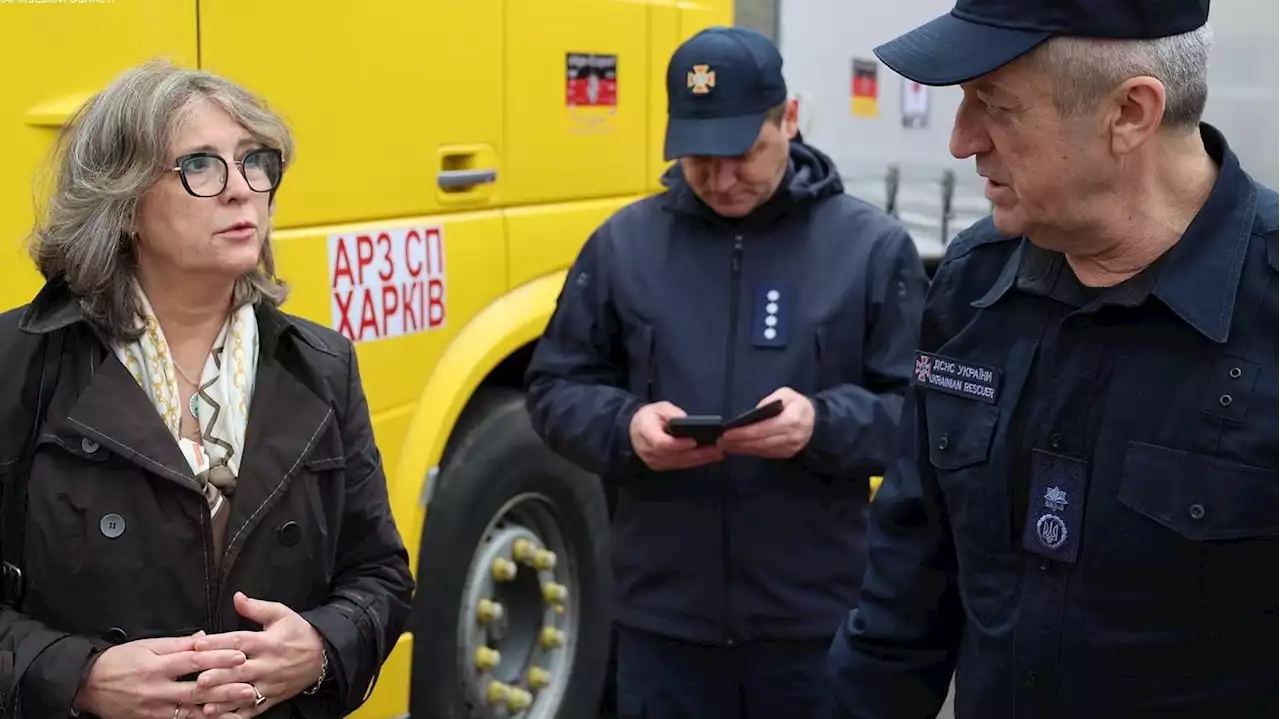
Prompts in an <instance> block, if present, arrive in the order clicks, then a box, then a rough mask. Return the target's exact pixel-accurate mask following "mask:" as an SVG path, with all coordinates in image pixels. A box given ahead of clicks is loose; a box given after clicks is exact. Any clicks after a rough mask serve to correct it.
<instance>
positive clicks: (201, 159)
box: [169, 147, 284, 197]
mask: <svg viewBox="0 0 1280 719" xmlns="http://www.w3.org/2000/svg"><path fill="white" fill-rule="evenodd" d="M177 162H178V164H177V166H175V167H173V168H171V169H170V170H169V171H170V172H176V173H178V176H179V177H181V178H182V186H183V187H185V188H186V189H187V192H189V193H191V194H192V195H195V196H196V197H217V196H218V195H221V194H222V192H223V190H226V189H227V177H228V174H229V173H228V170H227V161H226V160H225V159H223V158H222V156H221V155H215V154H213V153H212V152H193V153H191V154H189V155H183V156H182V157H179V158H178V160H177ZM235 164H236V166H237V167H238V168H239V169H240V174H241V175H243V176H244V180H245V182H247V183H249V189H250V190H253V191H254V192H271V191H272V190H274V189H276V188H277V187H279V186H280V176H281V174H282V173H283V167H284V159H283V157H282V156H281V154H280V151H279V150H277V149H275V148H271V147H263V148H260V149H257V150H252V151H250V152H248V153H246V154H245V156H244V157H243V158H241V159H239V160H236V161H235Z"/></svg>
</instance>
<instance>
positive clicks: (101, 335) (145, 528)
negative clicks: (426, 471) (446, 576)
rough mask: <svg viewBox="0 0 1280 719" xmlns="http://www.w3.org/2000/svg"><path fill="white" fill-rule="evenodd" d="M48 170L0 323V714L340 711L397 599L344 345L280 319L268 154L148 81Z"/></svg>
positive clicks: (278, 167) (138, 75)
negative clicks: (28, 257) (17, 295)
mask: <svg viewBox="0 0 1280 719" xmlns="http://www.w3.org/2000/svg"><path fill="white" fill-rule="evenodd" d="M57 149H58V152H57V154H56V158H57V163H58V164H57V174H56V179H55V183H54V187H53V192H52V196H51V198H50V200H49V204H48V207H47V209H46V211H45V212H44V215H43V218H42V220H41V221H40V223H39V224H38V226H37V228H36V231H35V232H34V234H33V238H32V253H33V256H34V258H35V260H36V264H37V265H38V267H39V269H40V271H41V273H42V274H43V275H44V277H45V279H46V284H45V286H44V287H43V288H42V289H41V290H40V292H39V293H38V294H37V295H36V297H35V298H34V299H33V300H32V301H31V303H30V304H28V305H26V306H24V307H20V308H18V309H16V310H13V311H10V312H8V313H5V314H0V377H3V378H5V380H6V381H7V382H8V384H5V385H3V386H0V487H2V488H3V512H2V514H0V558H3V562H4V564H3V569H4V572H3V579H4V581H3V586H2V589H3V602H4V603H3V608H0V707H3V709H0V714H3V713H4V712H5V711H9V710H12V709H13V708H15V707H16V708H18V715H21V716H27V717H57V716H64V717H65V716H69V715H79V716H97V717H103V718H104V719H113V718H115V717H157V718H159V719H170V718H171V717H173V718H177V717H183V718H186V719H192V718H194V717H197V716H205V717H224V718H228V719H229V718H231V717H240V718H243V717H251V716H282V717H290V716H294V717H337V716H344V715H346V714H348V713H350V712H351V711H354V709H355V708H356V707H358V706H359V705H360V704H361V703H362V701H363V700H364V699H365V697H366V695H367V692H368V690H369V689H370V688H371V685H372V683H373V682H374V681H375V679H376V677H377V674H378V671H379V668H380V666H381V664H382V662H383V661H384V660H385V659H386V658H387V656H388V655H389V654H390V651H391V649H392V647H393V646H394V645H395V643H396V640H397V639H398V637H399V636H400V633H401V632H402V631H403V629H404V627H405V624H406V621H407V617H408V612H409V606H410V595H411V593H412V589H413V580H412V578H411V576H410V574H409V569H408V558H407V554H406V552H405V548H404V546H403V543H402V541H401V538H400V535H399V533H398V532H397V529H396V526H395V524H394V522H393V519H392V516H391V512H390V509H389V506H388V500H387V490H386V486H385V478H384V476H383V471H382V468H381V464H380V462H379V458H378V451H377V448H376V446H375V445H374V442H373V435H372V431H371V428H370V419H369V414H368V407H367V405H366V403H365V397H364V393H363V392H362V390H361V383H360V375H359V371H358V368H357V365H356V356H355V353H354V351H353V347H352V345H351V344H350V343H349V342H348V341H346V340H345V339H343V338H341V336H340V335H338V334H337V333H335V332H332V331H330V330H328V329H326V328H323V327H320V326H318V325H315V324H312V323H310V322H307V321H305V320H302V319H299V318H297V317H293V316H290V315H288V314H285V313H284V312H282V311H281V310H280V308H279V307H280V304H281V303H282V302H283V301H284V299H285V295H286V286H285V284H284V283H283V282H282V281H281V280H280V279H278V278H277V277H276V276H275V267H274V264H273V261H272V255H271V218H272V210H273V208H274V202H275V197H276V192H277V190H278V189H279V187H280V184H281V180H282V178H283V177H284V173H285V170H286V168H287V167H288V164H289V160H290V157H291V155H292V149H293V148H292V141H291V138H290V134H289V131H288V129H287V128H286V127H285V125H284V123H283V122H282V121H281V120H280V119H279V118H278V117H277V116H276V115H274V114H273V113H272V112H271V111H270V110H269V109H268V108H267V107H266V106H265V105H264V104H263V103H262V102H261V101H260V100H259V99H257V98H256V97H254V96H253V95H251V94H250V93H248V92H247V91H246V90H244V89H242V88H240V87H238V86H236V85H235V84H233V83H230V82H228V81H227V80H225V79H222V78H219V77H217V76H214V75H211V74H209V73H205V72H198V71H190V70H183V69H178V68H175V67H172V66H169V65H167V64H148V65H146V66H143V67H141V68H138V69H135V70H132V71H130V72H127V73H125V74H124V75H122V76H121V77H119V78H118V79H117V80H116V81H115V82H114V83H112V84H111V85H110V86H109V87H108V88H107V89H106V90H104V91H103V92H102V93H101V94H99V95H97V96H96V97H94V98H93V99H92V100H91V101H89V102H88V103H87V104H86V105H85V106H84V107H83V108H82V109H81V110H80V112H79V113H78V114H77V115H76V116H75V117H74V118H73V121H72V122H71V123H69V124H68V126H67V128H66V129H65V130H64V132H63V134H62V136H61V138H60V141H59V143H58V147H57ZM4 715H5V716H9V714H4Z"/></svg>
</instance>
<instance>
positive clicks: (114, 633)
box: [102, 627, 129, 644]
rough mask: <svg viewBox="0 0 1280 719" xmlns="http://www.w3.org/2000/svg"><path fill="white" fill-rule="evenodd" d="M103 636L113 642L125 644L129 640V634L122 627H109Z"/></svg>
mask: <svg viewBox="0 0 1280 719" xmlns="http://www.w3.org/2000/svg"><path fill="white" fill-rule="evenodd" d="M102 638H103V639H106V640H107V641H109V642H112V643H113V644H124V643H125V642H127V641H129V635H128V634H126V633H125V631H124V630H123V629H121V628H120V627H112V628H110V629H108V630H107V633H106V634H103V635H102Z"/></svg>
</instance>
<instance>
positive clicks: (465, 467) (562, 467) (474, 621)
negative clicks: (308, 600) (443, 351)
mask: <svg viewBox="0 0 1280 719" xmlns="http://www.w3.org/2000/svg"><path fill="white" fill-rule="evenodd" d="M524 399H525V398H524V395H523V394H521V393H518V392H514V391H510V390H486V391H485V392H484V393H483V394H481V395H478V396H477V397H476V399H475V400H473V402H472V405H471V406H469V407H468V409H467V410H466V412H465V413H464V416H463V418H462V420H461V421H460V423H459V427H458V432H457V434H458V435H460V436H456V437H455V438H454V439H452V440H451V441H450V447H449V449H448V450H447V451H446V456H445V462H444V466H443V469H442V471H441V473H440V485H439V487H438V489H437V490H436V492H435V496H434V497H433V498H432V500H431V503H430V505H429V508H428V515H427V520H426V523H425V525H424V527H423V533H422V544H421V546H420V551H419V559H418V576H417V579H418V589H417V594H416V596H415V600H414V603H415V606H414V616H413V620H412V627H411V629H412V632H413V684H412V690H411V697H410V713H411V715H412V716H413V717H414V719H513V718H516V717H518V718H519V719H577V718H579V717H581V718H582V719H586V718H587V717H593V716H595V715H596V712H597V711H598V707H599V702H600V692H601V687H602V685H603V683H604V678H605V671H606V667H607V664H608V660H609V649H610V627H611V617H610V612H609V608H610V605H609V603H610V601H611V596H610V592H611V584H612V575H611V573H610V569H609V545H608V535H609V517H608V510H607V508H606V505H605V498H604V492H603V490H602V487H601V484H600V480H599V479H598V478H597V477H596V476H595V475H592V474H589V473H587V472H585V471H583V470H581V469H579V468H578V467H576V466H574V465H573V464H571V463H569V462H568V461H567V460H565V459H563V458H561V457H560V456H558V455H556V454H554V453H553V452H551V451H550V450H548V449H547V448H546V447H545V446H544V445H543V443H542V441H541V440H540V439H539V438H538V436H537V435H536V434H535V433H534V431H533V428H532V426H531V425H530V423H529V417H528V414H527V412H526V410H525V405H524Z"/></svg>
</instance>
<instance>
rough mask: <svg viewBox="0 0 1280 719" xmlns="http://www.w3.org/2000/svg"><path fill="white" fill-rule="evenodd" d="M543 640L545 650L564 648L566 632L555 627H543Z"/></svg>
mask: <svg viewBox="0 0 1280 719" xmlns="http://www.w3.org/2000/svg"><path fill="white" fill-rule="evenodd" d="M541 639H542V646H543V648H544V649H555V648H557V647H563V646H564V632H562V631H560V630H559V629H556V628H555V627H543V628H542V634H541Z"/></svg>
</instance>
